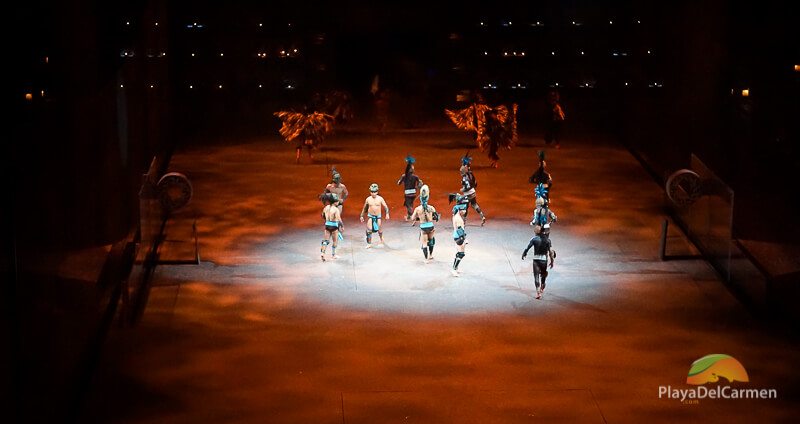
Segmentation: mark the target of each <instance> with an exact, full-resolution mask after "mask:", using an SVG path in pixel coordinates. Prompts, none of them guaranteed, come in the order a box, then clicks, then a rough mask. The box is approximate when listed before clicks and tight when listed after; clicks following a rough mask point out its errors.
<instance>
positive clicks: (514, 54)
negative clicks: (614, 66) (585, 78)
mask: <svg viewBox="0 0 800 424" xmlns="http://www.w3.org/2000/svg"><path fill="white" fill-rule="evenodd" d="M578 54H579V55H580V56H586V51H584V50H578ZM647 54H648V55H652V54H653V51H652V50H647ZM555 55H556V51H555V50H553V51H551V52H550V56H555ZM483 56H489V51H487V50H484V51H483ZM611 56H614V57H618V56H628V52H623V51H619V50H613V51H612V52H611ZM503 57H525V51H511V52H508V51H504V52H503Z"/></svg>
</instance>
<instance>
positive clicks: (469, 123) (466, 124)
mask: <svg viewBox="0 0 800 424" xmlns="http://www.w3.org/2000/svg"><path fill="white" fill-rule="evenodd" d="M489 109H491V108H490V107H489V106H487V105H485V104H481V103H475V104H472V105H470V106H469V107H466V108H464V109H459V110H456V111H452V110H449V109H445V110H444V113H445V114H446V115H447V117H448V118H450V120H451V121H453V123H454V124H456V127H458V129H461V130H464V131H475V134H476V138H480V137H481V135H482V134H485V132H486V111H488V110H489Z"/></svg>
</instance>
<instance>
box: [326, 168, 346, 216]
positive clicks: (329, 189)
mask: <svg viewBox="0 0 800 424" xmlns="http://www.w3.org/2000/svg"><path fill="white" fill-rule="evenodd" d="M325 193H333V194H335V195H336V197H337V198H338V202H336V206H337V207H338V208H339V213H341V212H342V206H343V205H344V201H345V200H346V199H347V196H348V195H349V193H348V192H347V187H346V186H345V185H344V184H343V183H342V175H341V174H339V172H338V171H336V167H335V166H334V167H333V169H332V170H331V182H330V183H329V184H328V185H326V186H325Z"/></svg>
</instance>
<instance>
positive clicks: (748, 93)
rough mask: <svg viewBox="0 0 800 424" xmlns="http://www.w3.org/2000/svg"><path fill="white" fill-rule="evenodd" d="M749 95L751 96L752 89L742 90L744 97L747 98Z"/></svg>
mask: <svg viewBox="0 0 800 424" xmlns="http://www.w3.org/2000/svg"><path fill="white" fill-rule="evenodd" d="M749 95H750V89H749V88H745V89H743V90H742V97H747V96H749Z"/></svg>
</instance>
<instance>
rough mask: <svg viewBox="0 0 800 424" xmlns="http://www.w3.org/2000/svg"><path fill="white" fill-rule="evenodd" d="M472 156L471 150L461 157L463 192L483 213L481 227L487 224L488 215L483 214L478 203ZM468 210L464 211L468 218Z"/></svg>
mask: <svg viewBox="0 0 800 424" xmlns="http://www.w3.org/2000/svg"><path fill="white" fill-rule="evenodd" d="M471 165H472V157H470V155H469V152H467V154H466V155H464V157H463V158H461V168H459V172H460V173H461V194H462V195H464V196H465V197H466V198H467V200H468V201H469V204H470V205H471V206H472V208H473V209H475V212H478V213H479V214H480V215H481V227H483V225H484V224H486V216H485V215H484V214H483V211H482V210H481V207H480V205H478V195H477V192H476V191H475V189H476V188H477V187H478V182H477V181H476V180H475V175H474V174H473V173H472V166H471ZM466 216H467V211H465V212H464V217H465V218H466Z"/></svg>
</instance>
